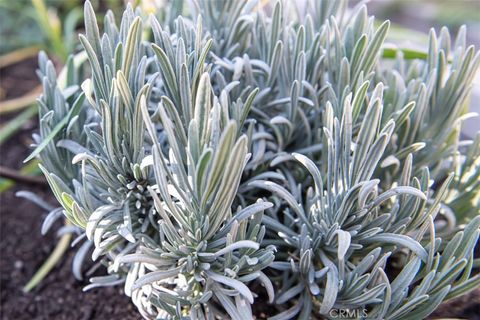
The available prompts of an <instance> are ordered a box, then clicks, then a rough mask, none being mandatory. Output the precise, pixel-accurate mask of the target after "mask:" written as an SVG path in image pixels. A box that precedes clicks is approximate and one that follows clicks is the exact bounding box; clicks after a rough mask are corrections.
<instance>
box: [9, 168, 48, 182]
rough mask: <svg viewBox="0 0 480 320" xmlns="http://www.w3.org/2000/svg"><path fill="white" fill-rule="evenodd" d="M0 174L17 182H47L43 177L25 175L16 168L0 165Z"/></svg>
mask: <svg viewBox="0 0 480 320" xmlns="http://www.w3.org/2000/svg"><path fill="white" fill-rule="evenodd" d="M0 176H1V177H4V178H7V179H12V180H15V181H17V182H25V183H33V184H43V185H44V184H47V181H46V180H45V179H44V178H43V177H32V176H26V175H24V174H22V173H20V172H18V171H16V170H13V169H10V168H7V167H4V166H0Z"/></svg>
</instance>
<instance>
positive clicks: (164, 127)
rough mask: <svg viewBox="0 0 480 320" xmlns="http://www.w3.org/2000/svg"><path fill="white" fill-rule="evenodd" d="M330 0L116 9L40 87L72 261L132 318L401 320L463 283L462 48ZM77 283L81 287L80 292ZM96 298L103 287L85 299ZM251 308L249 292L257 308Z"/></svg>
mask: <svg viewBox="0 0 480 320" xmlns="http://www.w3.org/2000/svg"><path fill="white" fill-rule="evenodd" d="M388 29H389V22H384V23H382V24H377V23H376V21H375V20H374V18H373V17H369V16H368V15H367V11H366V8H365V7H364V6H360V7H357V8H354V9H352V10H347V8H346V3H345V2H344V1H310V2H308V3H307V5H306V6H305V7H303V8H301V7H296V6H295V4H294V2H293V1H292V2H288V3H287V2H285V3H282V2H278V3H271V4H267V5H265V4H264V3H262V4H259V3H251V2H245V1H208V0H205V1H198V2H196V1H193V2H192V3H191V4H190V6H188V7H187V6H186V5H185V6H184V5H183V4H182V3H181V2H174V3H172V4H170V5H169V7H168V8H167V9H165V10H163V11H160V12H158V13H156V15H150V16H149V17H146V14H145V13H144V12H142V11H141V10H140V9H137V10H133V9H132V7H130V6H129V7H127V9H126V11H125V12H124V14H123V17H122V19H121V23H120V26H118V25H117V23H116V19H115V17H114V16H113V14H112V13H111V12H109V13H108V14H107V15H106V16H105V19H104V21H103V30H104V33H103V34H101V33H100V31H99V28H98V26H97V21H96V17H95V14H94V12H93V10H92V7H91V5H90V3H89V2H87V3H86V4H85V35H80V42H81V44H82V46H83V50H82V51H81V52H79V53H77V54H76V55H75V56H72V57H71V58H70V59H69V61H68V63H67V67H66V68H65V71H64V72H62V73H61V74H60V75H59V76H58V78H57V75H56V73H55V70H54V67H53V64H52V63H51V62H50V61H48V59H47V57H46V56H45V55H44V54H42V55H40V59H39V62H40V69H39V75H40V77H41V79H42V81H43V85H44V92H43V95H42V96H41V97H40V99H39V108H40V133H39V134H38V135H36V136H35V137H34V138H35V142H36V144H37V146H36V147H37V148H36V150H35V151H34V153H33V155H32V157H33V156H37V157H38V158H39V159H40V161H41V168H42V170H43V172H44V174H45V176H46V177H47V179H48V182H49V184H50V186H51V188H52V190H53V193H54V194H55V196H56V198H57V199H58V201H59V203H60V204H61V206H62V208H61V209H60V208H59V209H56V210H54V211H52V213H51V214H50V215H49V216H48V218H47V220H46V224H45V229H47V228H48V227H49V226H50V225H51V224H52V221H54V220H55V219H57V218H58V217H61V216H62V215H61V212H63V213H64V215H65V216H66V218H67V219H68V221H69V222H70V223H71V224H72V225H73V226H72V225H70V226H68V227H67V229H66V230H65V231H69V232H74V233H78V234H79V237H78V239H77V240H76V241H75V245H76V246H79V249H78V253H77V256H76V259H75V261H74V266H73V269H74V274H75V275H76V276H77V277H79V278H81V277H82V276H83V275H84V271H85V270H84V268H82V265H83V264H84V260H85V259H86V257H88V256H90V255H91V256H92V258H93V260H96V261H99V263H101V264H103V265H105V266H106V267H107V270H108V275H106V276H104V277H94V278H92V279H91V283H92V284H91V285H89V287H97V286H107V285H116V284H123V285H124V289H125V294H127V295H128V296H130V297H131V299H132V301H133V303H134V304H135V305H136V306H137V307H138V310H139V312H140V313H141V314H142V316H143V317H145V318H147V319H180V318H188V319H190V318H191V319H217V318H218V319H227V318H232V319H252V318H253V317H254V316H255V317H261V316H263V315H267V316H270V317H271V319H308V318H309V317H313V318H328V317H335V314H337V312H339V310H343V311H345V310H347V311H348V312H349V314H350V316H352V317H353V318H367V317H368V318H369V319H421V318H424V317H426V316H427V315H428V314H430V313H431V312H432V311H433V310H434V309H435V308H436V307H437V306H438V305H439V304H440V303H441V302H442V301H445V300H447V299H451V298H453V297H456V296H459V295H461V294H464V293H465V292H467V291H469V290H470V289H472V288H474V287H476V286H478V285H479V283H480V275H478V267H479V260H478V259H475V258H474V248H475V245H476V243H477V240H478V237H479V233H480V230H479V226H480V217H479V201H480V191H479V189H480V179H479V177H480V135H477V137H476V138H475V140H474V141H461V140H460V138H461V136H460V129H461V125H462V121H463V120H464V119H465V118H466V117H468V114H467V113H466V111H467V109H468V101H469V95H470V91H471V83H472V79H473V77H474V75H475V72H476V70H477V69H478V65H479V63H480V58H479V54H478V53H476V52H475V49H474V48H473V47H471V46H470V47H469V46H467V45H466V43H465V29H464V28H462V29H461V30H460V31H459V33H458V35H456V37H455V39H456V40H455V42H452V40H451V38H450V35H449V33H448V31H447V30H446V29H442V30H441V32H440V33H439V35H437V34H436V33H435V32H434V31H433V30H432V32H431V33H430V36H429V47H428V51H427V53H425V54H422V53H416V54H412V52H411V51H405V50H402V49H400V48H396V47H394V46H392V45H391V44H388V45H387V44H385V43H384V42H385V39H386V36H387V33H388ZM87 289H88V288H87ZM105 299H108V297H105ZM267 303H268V304H269V306H268V307H267Z"/></svg>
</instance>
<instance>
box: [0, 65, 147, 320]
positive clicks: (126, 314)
mask: <svg viewBox="0 0 480 320" xmlns="http://www.w3.org/2000/svg"><path fill="white" fill-rule="evenodd" d="M35 69H36V60H35V59H29V60H27V61H26V62H24V63H20V64H17V65H16V68H12V67H9V68H5V69H3V70H0V72H1V86H0V87H1V88H0V89H2V90H5V91H4V93H5V92H7V94H6V95H4V96H3V98H14V97H18V96H20V95H22V94H24V93H27V92H28V91H29V90H31V89H32V88H34V87H35V86H36V85H37V84H38V81H37V80H36V76H35V73H34V71H35ZM19 84H21V85H19ZM0 100H2V99H1V96H0ZM13 116H15V115H8V116H7V117H3V116H2V119H1V120H0V123H5V121H7V120H8V119H9V118H11V117H13ZM36 123H37V121H36V119H35V118H34V119H32V120H31V121H29V122H28V123H26V124H25V125H24V126H23V128H22V131H21V132H20V133H19V134H17V135H16V136H14V137H12V138H10V139H9V140H8V141H7V142H6V143H4V145H2V146H1V147H0V165H2V166H6V167H9V168H14V169H19V168H20V167H21V166H22V160H23V159H25V157H26V156H27V155H28V152H29V150H28V145H29V144H30V143H31V138H30V137H31V134H32V132H33V131H34V130H35V128H36ZM19 190H29V191H32V192H35V193H36V194H37V195H39V196H40V197H41V198H43V199H45V200H47V201H48V202H50V203H52V204H55V199H54V198H53V196H52V194H51V192H50V191H49V188H48V186H44V187H42V186H33V185H25V184H23V185H22V184H17V185H16V186H15V187H14V188H12V189H10V190H8V191H7V192H4V193H0V319H2V320H4V319H5V320H7V319H8V320H23V319H29V320H34V319H35V320H51V319H55V320H57V319H59V320H61V319H69V320H78V319H82V320H93V319H95V320H97V319H99V320H100V319H122V320H123V319H126V320H130V319H140V316H139V314H138V312H137V311H136V308H135V306H134V305H133V304H132V303H131V302H130V300H129V298H128V297H126V296H125V295H124V294H123V293H122V288H121V286H119V287H114V288H112V287H110V288H99V289H94V290H91V291H88V292H82V288H83V287H84V286H85V285H86V284H88V283H87V281H84V282H80V281H77V280H75V278H74V277H73V275H72V272H71V266H72V259H73V255H74V253H75V251H74V250H69V251H68V252H67V254H66V256H65V257H64V259H63V260H62V262H61V263H60V264H59V265H57V266H56V267H55V268H54V269H53V270H52V271H51V272H50V274H49V275H48V276H47V278H46V279H44V280H43V281H42V283H41V284H40V285H39V286H38V287H37V288H35V289H34V290H33V291H32V292H30V293H24V292H23V291H22V288H23V286H24V285H25V284H26V283H27V282H28V280H29V279H30V278H31V277H32V275H33V274H34V273H35V271H36V270H37V269H38V268H39V267H40V266H41V265H42V263H43V262H44V261H45V260H46V259H47V257H48V256H49V255H50V253H51V252H52V251H53V248H54V247H55V244H56V242H57V239H55V230H52V231H51V232H50V233H49V234H47V235H46V236H42V235H41V233H40V227H41V224H42V222H43V219H44V218H45V214H46V213H45V212H44V211H43V210H42V209H40V208H38V207H37V206H36V205H34V204H32V203H31V202H29V201H27V200H25V199H22V198H17V197H15V192H16V191H19ZM53 229H55V228H53Z"/></svg>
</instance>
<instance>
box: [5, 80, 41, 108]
mask: <svg viewBox="0 0 480 320" xmlns="http://www.w3.org/2000/svg"><path fill="white" fill-rule="evenodd" d="M41 91H42V86H41V85H38V86H37V87H35V89H33V90H32V91H30V92H29V93H27V94H25V95H24V96H22V97H20V98H14V99H10V100H7V101H2V102H0V114H4V113H8V112H12V111H16V110H20V109H23V108H25V107H28V106H29V105H31V104H33V103H34V102H35V100H36V99H37V98H38V95H39V94H40V93H41Z"/></svg>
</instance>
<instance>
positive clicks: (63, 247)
mask: <svg viewBox="0 0 480 320" xmlns="http://www.w3.org/2000/svg"><path fill="white" fill-rule="evenodd" d="M65 224H66V225H68V224H69V222H68V221H66V222H65ZM71 239H72V234H71V233H66V234H64V235H63V236H62V237H61V238H60V241H59V242H58V243H57V246H56V247H55V249H54V250H53V252H52V254H51V255H50V256H49V257H48V259H47V260H46V261H45V262H44V263H43V265H42V266H41V267H40V269H38V270H37V272H35V274H34V275H33V277H32V278H31V279H30V281H28V283H27V284H26V285H25V287H23V292H29V291H31V290H32V289H33V288H35V287H36V286H37V285H38V284H39V283H40V282H41V281H42V280H43V279H44V278H45V277H46V276H47V275H48V273H49V272H50V271H51V270H52V269H53V267H55V265H56V264H57V263H58V262H59V261H60V259H61V258H62V256H63V254H64V253H65V251H67V249H68V247H69V246H70V240H71Z"/></svg>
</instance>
